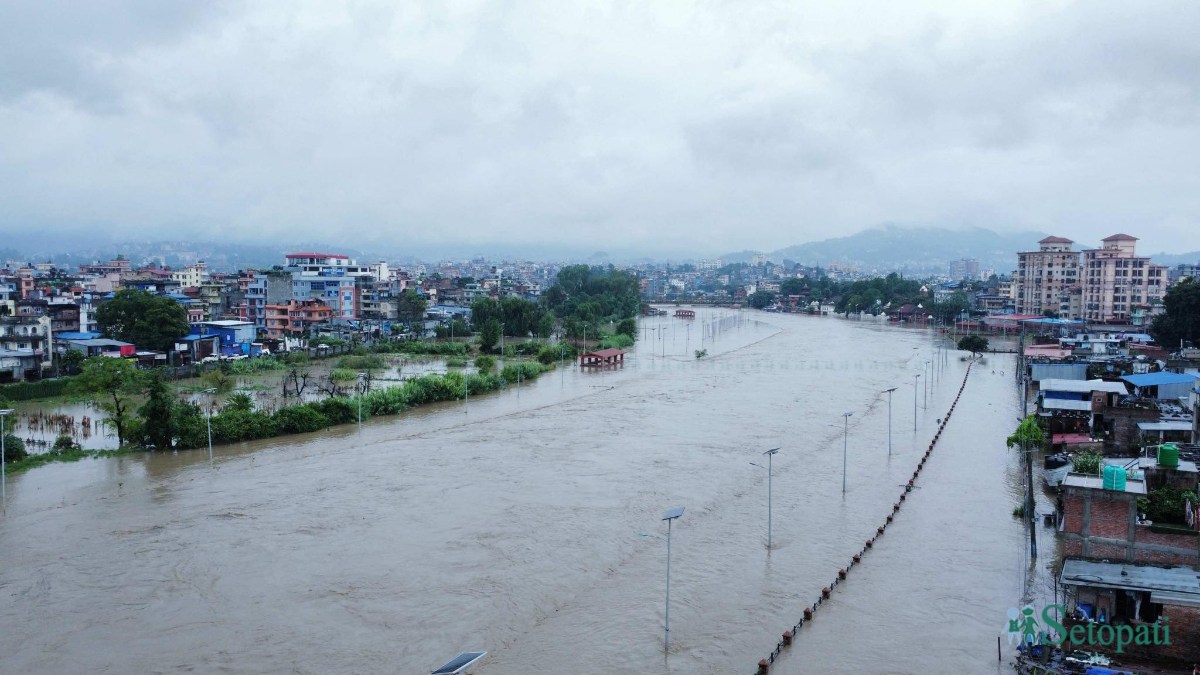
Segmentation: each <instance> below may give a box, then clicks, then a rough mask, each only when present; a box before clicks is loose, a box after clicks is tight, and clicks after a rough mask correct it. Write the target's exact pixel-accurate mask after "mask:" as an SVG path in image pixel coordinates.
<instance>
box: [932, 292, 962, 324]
mask: <svg viewBox="0 0 1200 675" xmlns="http://www.w3.org/2000/svg"><path fill="white" fill-rule="evenodd" d="M970 307H971V302H970V301H969V300H967V296H966V294H964V293H963V292H962V291H956V292H955V293H953V294H952V295H951V296H950V297H948V298H946V299H945V300H943V301H942V302H935V303H933V304H932V305H930V306H929V313H930V314H932V315H933V316H934V317H935V318H937V319H941V321H942V323H953V322H954V320H955V319H956V318H958V315H959V314H962V313H963V312H965V311H967V309H969V308H970Z"/></svg>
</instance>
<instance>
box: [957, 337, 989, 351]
mask: <svg viewBox="0 0 1200 675" xmlns="http://www.w3.org/2000/svg"><path fill="white" fill-rule="evenodd" d="M958 348H959V349H961V350H963V351H966V352H971V354H973V355H974V354H981V353H983V352H986V351H987V348H988V339H987V338H985V337H983V336H982V335H966V336H964V337H963V338H962V339H960V340H959V341H958Z"/></svg>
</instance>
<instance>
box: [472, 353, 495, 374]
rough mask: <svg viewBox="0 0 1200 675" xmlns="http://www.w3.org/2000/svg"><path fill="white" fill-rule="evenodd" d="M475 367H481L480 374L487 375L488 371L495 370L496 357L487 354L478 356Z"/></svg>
mask: <svg viewBox="0 0 1200 675" xmlns="http://www.w3.org/2000/svg"><path fill="white" fill-rule="evenodd" d="M475 367H476V368H478V369H479V374H480V375H487V374H488V373H490V372H492V371H493V370H495V368H496V359H495V358H493V357H491V356H487V355H482V356H476V357H475Z"/></svg>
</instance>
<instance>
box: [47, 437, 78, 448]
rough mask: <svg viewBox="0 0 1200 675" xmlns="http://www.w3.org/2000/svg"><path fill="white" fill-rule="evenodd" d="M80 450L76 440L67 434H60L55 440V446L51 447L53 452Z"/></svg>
mask: <svg viewBox="0 0 1200 675" xmlns="http://www.w3.org/2000/svg"><path fill="white" fill-rule="evenodd" d="M78 449H79V444H78V443H76V442H75V439H73V438H71V437H70V436H68V435H66V434H59V435H58V437H57V438H55V439H54V446H53V447H51V451H52V452H63V451H64V450H78Z"/></svg>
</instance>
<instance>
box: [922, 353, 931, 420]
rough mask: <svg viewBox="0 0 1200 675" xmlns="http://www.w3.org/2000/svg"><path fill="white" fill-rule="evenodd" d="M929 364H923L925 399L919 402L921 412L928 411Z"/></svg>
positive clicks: (927, 362)
mask: <svg viewBox="0 0 1200 675" xmlns="http://www.w3.org/2000/svg"><path fill="white" fill-rule="evenodd" d="M929 363H930V362H929V361H926V362H925V399H924V400H923V401H922V402H921V410H929Z"/></svg>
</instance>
